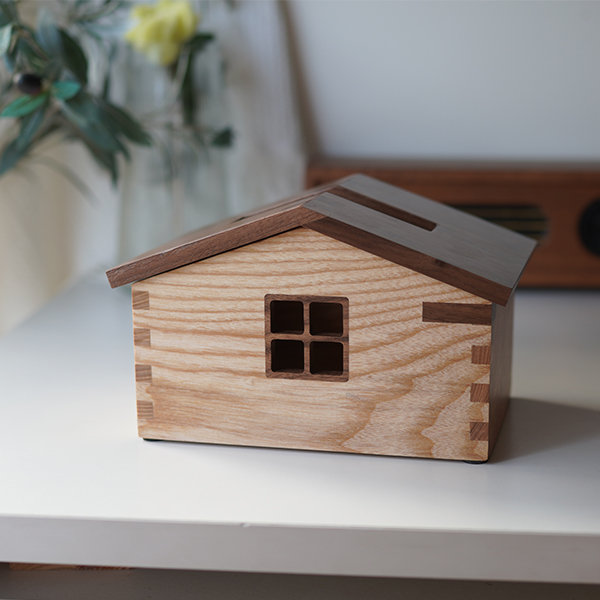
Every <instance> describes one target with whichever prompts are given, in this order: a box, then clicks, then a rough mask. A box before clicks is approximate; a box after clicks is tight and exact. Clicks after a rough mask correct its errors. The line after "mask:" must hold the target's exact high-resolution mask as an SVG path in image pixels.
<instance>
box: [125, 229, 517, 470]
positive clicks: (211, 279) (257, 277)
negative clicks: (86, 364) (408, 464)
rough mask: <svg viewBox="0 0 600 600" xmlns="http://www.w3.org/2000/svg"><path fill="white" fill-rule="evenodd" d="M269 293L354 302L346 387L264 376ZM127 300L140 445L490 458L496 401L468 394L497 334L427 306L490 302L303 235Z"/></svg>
mask: <svg viewBox="0 0 600 600" xmlns="http://www.w3.org/2000/svg"><path fill="white" fill-rule="evenodd" d="M146 294H147V299H148V302H147V303H146V302H145V299H146ZM266 294H306V295H315V296H344V297H347V298H348V300H349V350H350V365H349V379H348V381H345V382H338V381H310V380H294V379H270V378H267V377H266V375H265V318H264V298H265V295H266ZM133 298H134V311H133V314H134V337H135V339H136V345H135V359H136V375H137V396H138V416H139V433H140V435H141V436H142V437H144V438H152V439H173V440H182V441H198V442H212V443H225V444H242V445H252V446H271V447H284V448H304V449H313V450H328V451H343V452H359V453H372V454H387V455H402V456H421V457H435V458H446V459H462V460H474V461H478V460H486V459H487V458H488V448H489V442H488V437H487V428H488V426H487V424H488V422H489V407H488V402H487V400H488V398H489V395H488V398H486V397H485V394H484V395H483V397H482V396H481V394H480V393H479V395H478V394H477V393H475V392H474V391H473V390H475V389H476V388H475V387H474V386H473V385H472V384H476V385H479V386H481V387H480V388H479V390H481V389H482V388H483V389H485V387H486V386H487V387H488V388H489V383H490V365H489V364H485V362H486V361H485V360H483V361H481V359H477V358H476V357H480V356H484V357H485V349H486V348H489V346H490V344H492V339H491V338H492V327H491V326H490V325H488V324H484V325H482V324H479V325H471V324H464V323H430V322H423V319H422V310H423V308H422V307H423V302H424V301H428V302H437V303H440V302H443V303H446V302H447V303H465V304H489V302H488V301H486V300H482V299H480V298H478V297H476V296H474V295H473V294H470V293H468V292H465V291H462V290H458V289H456V288H454V287H452V286H450V285H448V284H445V283H440V282H438V281H436V280H434V279H431V278H429V277H427V276H424V275H421V274H418V273H415V272H413V271H411V270H409V269H407V268H404V267H401V266H399V265H396V264H393V263H390V262H389V261H387V260H385V259H383V258H379V257H377V256H373V255H371V254H369V253H367V252H364V251H362V250H358V249H356V248H353V247H351V246H349V245H346V244H344V243H343V242H340V241H337V240H334V239H331V238H328V237H326V236H323V235H321V234H319V233H317V232H314V231H310V230H308V229H304V228H299V229H295V230H292V231H289V232H287V233H283V234H280V235H277V236H275V237H272V238H268V239H266V240H263V241H261V242H257V243H254V244H251V245H248V246H244V247H242V248H238V249H236V250H232V251H230V252H227V253H224V254H220V255H218V256H214V257H211V258H208V259H205V260H204V261H201V262H199V263H196V264H191V265H187V266H184V267H181V268H179V269H175V270H173V271H170V272H167V273H164V274H161V275H157V276H155V277H152V278H150V279H147V280H144V281H141V282H138V283H136V284H134V285H133ZM140 299H142V300H143V301H140ZM136 300H137V303H136ZM136 306H137V307H136ZM507 314H509V313H507ZM506 320H507V319H505V321H506ZM508 326H509V325H507V323H503V325H502V327H503V328H505V327H508ZM474 347H476V349H474ZM492 347H493V348H494V346H492ZM482 348H483V350H482ZM505 348H506V344H502V345H500V346H499V349H498V350H496V351H494V350H492V357H494V352H496V353H497V354H498V356H497V357H495V358H499V359H500V358H501V356H500V354H499V353H506V350H505ZM482 362H483V364H481V363H482ZM499 365H500V368H501V370H506V369H510V357H509V358H508V360H504V361H501V360H499ZM501 370H498V372H497V376H498V381H501V380H502V376H503V375H502V373H501ZM506 376H507V377H508V378H509V379H508V381H510V375H509V373H507V374H506ZM500 387H501V388H502V386H500ZM504 389H505V386H504V388H502V390H501V391H504ZM492 401H493V398H492ZM500 412H502V411H500ZM480 424H483V425H480ZM498 428H499V427H498ZM482 429H483V430H485V431H483V432H482ZM493 431H494V433H493V435H495V434H496V433H497V431H495V428H494V429H493ZM492 443H493V440H492Z"/></svg>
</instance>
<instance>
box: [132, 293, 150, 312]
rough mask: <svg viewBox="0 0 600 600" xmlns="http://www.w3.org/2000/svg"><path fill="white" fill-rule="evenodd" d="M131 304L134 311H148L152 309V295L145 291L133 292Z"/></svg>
mask: <svg viewBox="0 0 600 600" xmlns="http://www.w3.org/2000/svg"><path fill="white" fill-rule="evenodd" d="M131 304H132V306H133V310H147V309H149V308H150V293H149V292H146V291H144V290H133V291H132V292H131Z"/></svg>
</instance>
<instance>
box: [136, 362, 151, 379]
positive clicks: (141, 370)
mask: <svg viewBox="0 0 600 600" xmlns="http://www.w3.org/2000/svg"><path fill="white" fill-rule="evenodd" d="M135 380H136V381H137V382H138V383H152V366H151V365H139V364H136V365H135Z"/></svg>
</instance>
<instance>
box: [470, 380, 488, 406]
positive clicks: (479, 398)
mask: <svg viewBox="0 0 600 600" xmlns="http://www.w3.org/2000/svg"><path fill="white" fill-rule="evenodd" d="M489 401H490V384H489V383H472V384H471V402H489Z"/></svg>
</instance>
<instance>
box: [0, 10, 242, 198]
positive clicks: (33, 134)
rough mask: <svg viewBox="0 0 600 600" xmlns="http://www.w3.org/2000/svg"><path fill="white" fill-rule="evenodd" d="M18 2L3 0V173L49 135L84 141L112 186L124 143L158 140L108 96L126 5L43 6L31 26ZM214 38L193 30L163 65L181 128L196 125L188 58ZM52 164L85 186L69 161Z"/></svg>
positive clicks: (213, 139) (222, 141)
mask: <svg viewBox="0 0 600 600" xmlns="http://www.w3.org/2000/svg"><path fill="white" fill-rule="evenodd" d="M161 1H162V2H165V0H161ZM166 1H167V2H169V0H166ZM19 4H20V3H19V2H18V0H0V57H2V58H3V59H4V65H5V77H4V80H3V81H2V80H1V79H0V106H1V107H2V110H1V112H0V117H2V118H6V119H11V120H12V127H9V128H7V129H6V130H5V131H3V133H2V135H1V137H0V141H1V142H3V144H2V145H3V148H2V151H1V155H0V175H3V174H4V173H6V172H7V171H9V170H10V169H12V168H13V167H15V166H16V165H17V164H19V163H20V162H21V161H23V159H25V158H27V157H29V156H31V154H32V152H33V150H34V149H35V148H36V147H38V146H40V144H41V143H42V142H43V141H44V140H46V139H47V138H48V137H50V136H58V137H59V139H61V140H65V141H75V142H79V143H81V144H83V145H84V146H85V148H87V150H88V151H89V153H90V155H91V156H92V157H93V159H94V160H95V161H96V162H97V164H98V165H99V166H100V167H101V168H102V169H104V170H105V171H107V172H108V173H109V174H110V176H111V179H112V182H113V184H114V183H116V182H117V181H118V178H119V157H120V156H122V157H124V158H126V159H128V158H129V155H130V152H129V149H128V145H129V144H139V145H146V146H147V145H151V144H153V143H155V136H154V135H151V133H150V130H152V129H153V127H154V126H153V123H152V122H150V121H149V122H148V123H146V122H145V119H144V116H143V115H141V116H140V117H139V118H136V117H134V116H133V115H132V114H130V113H129V112H128V111H127V110H125V109H124V108H122V107H120V106H118V105H117V104H115V103H114V102H112V101H111V99H110V88H111V63H112V57H113V56H114V52H115V49H116V47H117V46H118V43H119V40H118V38H116V37H115V36H114V35H112V36H109V35H107V32H109V31H111V27H113V28H114V24H115V22H119V21H122V20H123V18H124V15H123V14H122V13H121V12H120V11H122V10H123V9H124V8H127V3H125V2H124V1H123V0H63V1H62V2H55V3H52V4H51V3H40V8H39V10H38V12H37V23H36V26H35V27H32V26H30V25H29V24H27V23H26V22H25V20H24V19H23V18H22V17H21V14H20V11H19ZM50 8H54V9H55V10H54V12H51V10H50ZM212 40H213V36H212V34H210V33H200V32H199V33H194V34H193V35H191V36H190V37H189V38H188V39H186V40H185V41H183V42H182V43H180V44H179V46H178V52H177V53H176V56H175V57H174V63H173V65H172V66H170V67H167V68H170V69H171V70H172V74H173V82H174V86H175V93H174V98H175V99H176V101H178V102H180V103H181V105H182V107H183V115H184V123H183V125H184V126H185V127H188V128H192V129H194V128H196V125H195V115H196V111H197V108H198V106H197V98H196V96H195V94H194V93H193V59H194V56H195V54H196V53H198V52H200V51H202V49H203V48H204V47H205V46H206V44H208V43H210V42H211V41H212ZM90 48H92V49H93V51H94V57H97V61H98V62H99V64H100V66H101V67H102V69H100V70H101V71H102V73H101V76H100V77H96V78H95V79H96V80H97V81H95V82H92V81H91V77H90V61H89V60H88V53H89V49H90ZM0 77H1V74H0ZM165 110H169V107H168V106H165ZM195 133H196V135H195V138H194V139H195V140H196V141H197V142H199V143H202V144H206V143H208V144H212V145H217V146H227V145H229V144H230V143H231V140H232V134H231V130H230V129H229V128H225V129H221V130H219V131H205V130H200V129H198V130H197V131H195ZM46 160H48V159H46ZM54 166H55V167H57V168H59V170H60V171H61V172H62V173H63V174H66V175H68V176H70V178H71V180H72V181H74V182H75V183H77V184H78V185H79V186H80V187H85V184H83V182H81V181H79V180H78V178H77V175H76V174H75V173H73V172H72V171H70V170H69V168H68V167H67V166H66V165H57V164H54Z"/></svg>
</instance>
